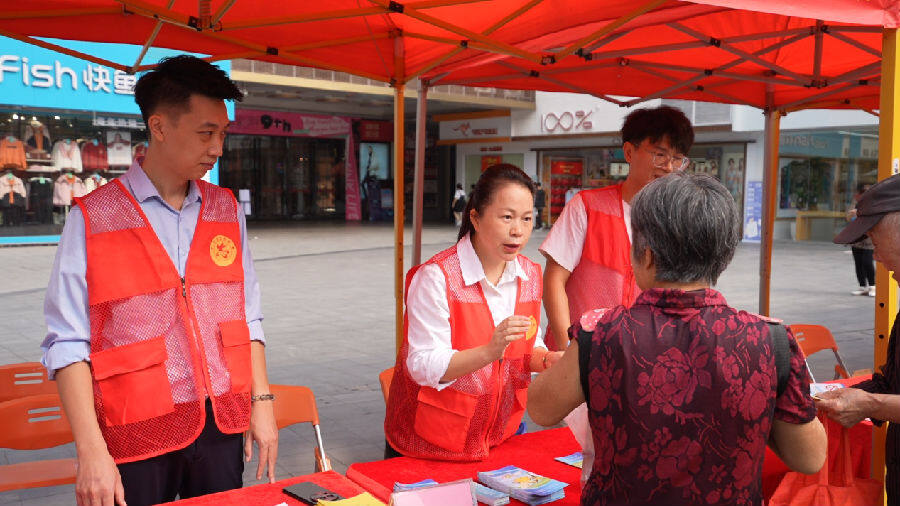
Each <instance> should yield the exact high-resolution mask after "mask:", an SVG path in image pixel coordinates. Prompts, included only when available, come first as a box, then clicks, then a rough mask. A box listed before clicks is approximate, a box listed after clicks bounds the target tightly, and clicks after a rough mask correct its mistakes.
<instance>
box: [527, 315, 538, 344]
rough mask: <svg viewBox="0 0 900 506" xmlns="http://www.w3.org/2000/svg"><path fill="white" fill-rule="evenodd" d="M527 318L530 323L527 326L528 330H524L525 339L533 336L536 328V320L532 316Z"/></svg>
mask: <svg viewBox="0 0 900 506" xmlns="http://www.w3.org/2000/svg"><path fill="white" fill-rule="evenodd" d="M528 320H529V322H530V323H531V324H530V325H529V326H528V332H525V340H526V341H527V340H529V339H531V338H533V337H534V335H535V334H537V330H538V324H537V320H535V319H534V316H529V317H528Z"/></svg>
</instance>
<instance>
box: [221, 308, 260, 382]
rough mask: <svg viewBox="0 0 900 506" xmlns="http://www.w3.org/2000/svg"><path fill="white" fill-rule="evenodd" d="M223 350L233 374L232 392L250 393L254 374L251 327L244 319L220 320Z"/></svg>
mask: <svg viewBox="0 0 900 506" xmlns="http://www.w3.org/2000/svg"><path fill="white" fill-rule="evenodd" d="M219 332H220V333H221V334H222V352H223V353H224V354H225V363H226V364H227V365H228V374H229V375H230V376H231V392H232V393H250V384H251V382H252V380H253V374H252V371H251V368H250V328H249V327H248V326H247V322H246V321H244V320H232V321H227V322H219Z"/></svg>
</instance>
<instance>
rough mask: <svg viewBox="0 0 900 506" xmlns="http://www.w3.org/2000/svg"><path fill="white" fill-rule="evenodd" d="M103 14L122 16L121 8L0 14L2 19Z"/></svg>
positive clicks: (13, 11)
mask: <svg viewBox="0 0 900 506" xmlns="http://www.w3.org/2000/svg"><path fill="white" fill-rule="evenodd" d="M102 14H122V8H121V7H91V8H87V9H57V10H48V11H20V10H8V11H5V12H0V19H43V18H64V17H74V16H90V15H102Z"/></svg>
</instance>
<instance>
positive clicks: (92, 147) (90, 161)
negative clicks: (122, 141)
mask: <svg viewBox="0 0 900 506" xmlns="http://www.w3.org/2000/svg"><path fill="white" fill-rule="evenodd" d="M81 167H82V168H83V169H84V170H108V169H109V160H108V157H107V154H106V145H104V144H103V143H102V142H100V141H98V140H97V139H93V140H90V141H88V142H85V143H84V144H82V145H81Z"/></svg>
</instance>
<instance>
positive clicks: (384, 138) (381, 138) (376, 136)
mask: <svg viewBox="0 0 900 506" xmlns="http://www.w3.org/2000/svg"><path fill="white" fill-rule="evenodd" d="M358 124H359V140H360V141H362V142H392V141H393V140H394V124H393V123H392V122H390V121H372V120H367V119H363V120H359V123H358Z"/></svg>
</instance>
